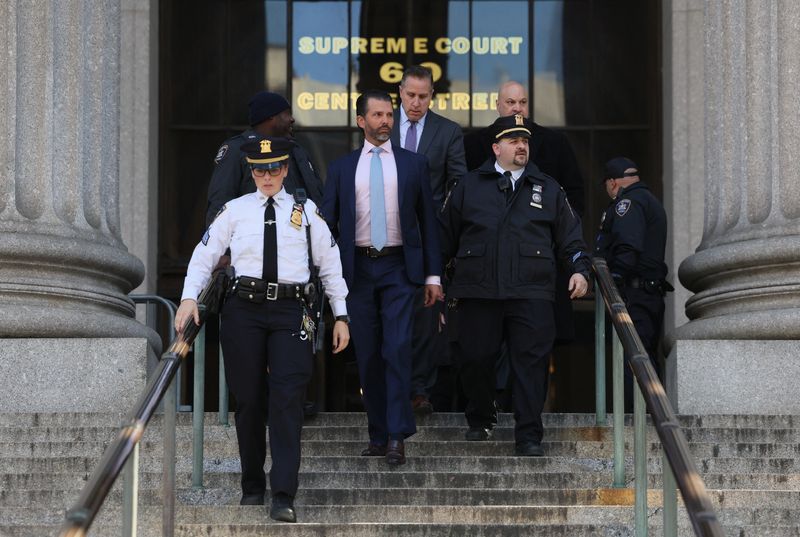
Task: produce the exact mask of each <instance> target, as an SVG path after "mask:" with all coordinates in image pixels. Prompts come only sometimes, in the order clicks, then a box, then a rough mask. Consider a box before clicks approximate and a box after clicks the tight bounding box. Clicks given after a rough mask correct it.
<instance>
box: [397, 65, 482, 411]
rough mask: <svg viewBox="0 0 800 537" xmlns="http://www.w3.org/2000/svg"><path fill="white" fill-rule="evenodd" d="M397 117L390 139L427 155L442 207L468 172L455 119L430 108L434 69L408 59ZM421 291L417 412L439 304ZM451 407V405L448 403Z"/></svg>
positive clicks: (414, 385)
mask: <svg viewBox="0 0 800 537" xmlns="http://www.w3.org/2000/svg"><path fill="white" fill-rule="evenodd" d="M399 90H400V93H399V95H400V107H399V108H398V110H397V111H398V114H399V117H398V119H397V121H395V122H394V126H393V127H392V136H391V139H392V143H393V144H394V145H399V146H401V147H403V148H405V149H407V150H409V151H413V152H415V153H419V154H421V155H425V156H426V157H428V166H429V168H430V173H431V191H432V192H433V202H434V206H435V207H436V208H437V209H438V208H439V207H441V205H442V202H443V201H444V197H445V194H446V192H447V191H448V190H449V189H450V188H452V187H453V185H454V184H455V183H457V182H458V180H459V179H461V177H463V176H464V174H466V173H467V165H466V161H465V160H464V136H463V135H462V134H461V127H459V126H458V124H456V123H455V122H453V121H450V120H449V119H446V118H444V117H442V116H440V115H439V114H437V113H435V112H433V111H432V110H429V107H430V104H431V98H432V97H433V74H432V73H431V70H430V69H428V68H427V67H423V66H421V65H412V66H411V67H409V68H407V69H406V70H405V72H403V78H402V79H401V80H400V88H399ZM423 303H424V297H423V294H422V291H421V290H420V291H417V296H416V297H415V299H414V338H413V343H412V346H413V350H412V356H413V357H412V364H413V367H412V373H411V394H410V395H411V406H412V408H413V410H414V413H416V414H418V415H424V414H430V413H431V412H433V405H432V404H431V402H430V395H431V394H430V392H431V389H432V388H433V385H434V383H435V382H436V371H437V365H438V364H437V363H436V361H437V357H436V355H437V352H436V351H437V348H441V347H440V345H438V344H437V343H438V342H437V338H440V337H442V334H440V333H439V315H438V311H437V308H425V307H424V305H423ZM448 410H449V409H448Z"/></svg>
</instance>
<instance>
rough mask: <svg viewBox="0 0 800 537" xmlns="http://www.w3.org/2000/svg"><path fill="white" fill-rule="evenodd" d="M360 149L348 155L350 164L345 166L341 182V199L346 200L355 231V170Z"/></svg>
mask: <svg viewBox="0 0 800 537" xmlns="http://www.w3.org/2000/svg"><path fill="white" fill-rule="evenodd" d="M361 149H363V147H361V148H359V149H356V150H355V151H353V152H352V153H350V162H349V166H347V177H344V178H343V179H344V180H343V181H342V185H341V186H342V195H343V196H342V197H343V199H346V200H347V205H348V208H349V210H350V218H351V219H352V221H353V228H354V229H355V221H356V168H358V159H359V157H360V156H361Z"/></svg>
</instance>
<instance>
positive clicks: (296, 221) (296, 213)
mask: <svg viewBox="0 0 800 537" xmlns="http://www.w3.org/2000/svg"><path fill="white" fill-rule="evenodd" d="M289 223H290V224H292V227H293V228H295V229H300V227H301V226H302V225H303V204H302V203H295V204H294V205H292V216H291V217H289Z"/></svg>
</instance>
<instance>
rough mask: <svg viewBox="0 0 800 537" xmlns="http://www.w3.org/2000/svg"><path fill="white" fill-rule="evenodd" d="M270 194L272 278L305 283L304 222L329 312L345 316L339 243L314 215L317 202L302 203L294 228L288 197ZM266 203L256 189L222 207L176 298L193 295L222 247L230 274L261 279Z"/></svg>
mask: <svg viewBox="0 0 800 537" xmlns="http://www.w3.org/2000/svg"><path fill="white" fill-rule="evenodd" d="M273 199H274V200H275V203H274V207H275V220H276V223H275V225H276V226H277V239H278V283H306V282H308V280H309V278H310V277H311V275H310V273H309V270H308V246H307V243H306V226H310V232H311V253H312V255H313V257H314V265H315V266H318V267H319V276H320V279H321V280H322V283H323V284H324V285H325V293H326V294H327V295H328V299H329V301H330V304H331V308H332V309H333V314H334V315H335V316H338V315H347V305H346V303H345V298H346V297H347V284H346V283H345V282H344V279H343V278H342V262H341V258H340V257H339V247H338V246H337V245H336V242H335V241H334V240H333V239H332V238H331V233H330V230H329V229H328V226H327V224H326V223H325V221H324V220H323V219H322V217H320V216H319V214H317V206H316V205H315V204H314V202H313V201H311V200H308V201H306V202H305V205H303V218H302V225H301V226H300V229H295V227H294V226H293V225H292V224H291V223H290V217H291V214H292V209H293V207H294V197H293V196H292V195H291V194H288V193H287V192H286V191H285V190H284V189H281V190H280V191H279V192H278V193H277V194H275V195H274V196H273ZM266 204H267V196H264V194H262V193H261V191H258V190H256V191H255V192H253V193H251V194H245V195H244V196H242V197H240V198H236V199H234V200H231V201H229V202H228V203H226V204H225V205H224V206H223V208H222V212H221V213H219V214H218V215H217V217H216V218H215V219H214V221H213V222H212V223H211V225H210V226H209V227H208V230H206V233H205V235H203V240H202V241H201V242H200V243H199V244H198V245H197V247H195V249H194V253H193V254H192V259H191V261H189V268H188V270H187V273H186V280H185V281H184V284H183V294H182V295H181V300H184V299H187V298H191V299H193V300H197V297H198V296H199V295H200V293H201V292H202V291H203V288H204V287H205V286H206V284H207V283H208V280H209V279H210V278H211V272H212V271H213V269H214V267H215V266H216V264H217V262H218V261H219V258H220V257H221V256H222V255H223V254H224V253H225V250H226V249H228V248H230V249H231V265H233V266H234V267H235V269H236V276H250V277H252V278H261V275H262V274H261V273H262V270H263V266H264V263H263V253H264V210H265V208H266Z"/></svg>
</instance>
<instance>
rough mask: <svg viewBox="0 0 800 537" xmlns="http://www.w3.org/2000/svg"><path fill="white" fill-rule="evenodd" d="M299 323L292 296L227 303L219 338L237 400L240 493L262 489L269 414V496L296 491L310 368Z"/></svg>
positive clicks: (236, 299) (309, 355)
mask: <svg viewBox="0 0 800 537" xmlns="http://www.w3.org/2000/svg"><path fill="white" fill-rule="evenodd" d="M301 322H302V305H301V304H300V302H299V301H298V300H297V299H296V298H285V299H279V300H265V301H264V302H263V303H261V304H255V303H252V302H248V301H246V300H244V299H242V298H239V297H238V296H233V297H231V298H230V299H229V300H228V301H227V302H226V303H225V309H224V311H223V314H222V325H221V327H220V340H221V343H222V351H223V353H224V355H225V377H226V379H227V381H228V386H229V387H230V389H231V392H232V393H233V396H234V398H235V399H236V408H237V410H236V437H237V439H238V441H239V458H240V459H241V462H242V492H243V493H244V494H260V493H263V492H264V491H265V489H266V479H265V475H264V462H265V460H266V455H267V445H266V425H265V424H266V422H267V416H269V447H270V454H271V456H272V468H271V469H270V472H269V481H270V490H271V492H272V495H273V496H274V495H275V494H276V493H278V492H283V493H285V494H288V495H289V496H292V497H294V495H295V493H296V492H297V472H298V471H299V469H300V432H301V429H302V426H303V399H304V397H305V389H306V384H308V381H309V379H310V378H311V370H312V353H311V343H310V341H309V340H306V341H303V340H301V339H300V335H299V332H300V325H301ZM265 394H268V397H265Z"/></svg>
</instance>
